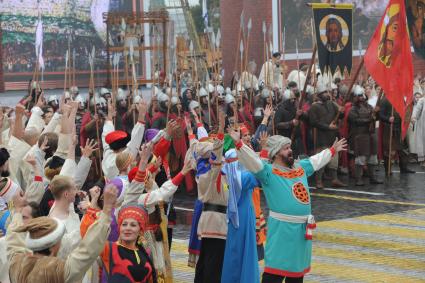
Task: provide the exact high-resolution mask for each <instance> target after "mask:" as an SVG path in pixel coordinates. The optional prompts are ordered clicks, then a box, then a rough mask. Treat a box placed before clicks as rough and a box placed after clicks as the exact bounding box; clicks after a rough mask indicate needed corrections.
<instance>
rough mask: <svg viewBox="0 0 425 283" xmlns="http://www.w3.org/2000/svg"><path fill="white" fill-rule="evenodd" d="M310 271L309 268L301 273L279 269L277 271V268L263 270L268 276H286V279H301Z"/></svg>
mask: <svg viewBox="0 0 425 283" xmlns="http://www.w3.org/2000/svg"><path fill="white" fill-rule="evenodd" d="M310 270H311V267H310V266H309V267H307V268H306V269H304V270H303V271H301V272H291V271H287V270H281V269H277V268H272V267H265V268H264V272H267V273H270V274H274V275H279V276H285V277H286V276H287V277H302V276H304V275H305V274H306V273H309V272H310Z"/></svg>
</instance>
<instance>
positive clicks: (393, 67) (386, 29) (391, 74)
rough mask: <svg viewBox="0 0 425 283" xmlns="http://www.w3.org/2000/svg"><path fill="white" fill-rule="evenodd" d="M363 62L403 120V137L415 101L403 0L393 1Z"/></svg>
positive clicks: (386, 10)
mask: <svg viewBox="0 0 425 283" xmlns="http://www.w3.org/2000/svg"><path fill="white" fill-rule="evenodd" d="M364 63H365V66H366V69H367V71H368V72H369V74H370V75H371V76H372V78H373V79H374V80H375V81H376V82H377V83H378V84H379V85H380V86H381V87H382V89H383V90H384V93H385V96H386V97H387V99H388V100H389V102H390V103H391V104H392V106H393V107H394V110H395V111H397V113H398V114H399V115H400V117H401V119H402V137H403V138H404V137H405V135H406V132H407V128H408V127H409V123H410V116H411V111H410V109H411V105H412V101H413V63H412V52H411V50H410V39H409V35H408V30H407V25H406V7H405V4H404V0H390V2H389V3H388V5H387V8H386V9H385V13H384V15H383V16H382V18H381V20H380V21H379V24H378V26H377V28H376V30H375V33H374V35H373V37H372V39H371V41H370V43H369V46H368V48H367V51H366V54H365V56H364Z"/></svg>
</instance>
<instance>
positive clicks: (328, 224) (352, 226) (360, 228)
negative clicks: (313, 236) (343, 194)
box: [317, 220, 425, 240]
mask: <svg viewBox="0 0 425 283" xmlns="http://www.w3.org/2000/svg"><path fill="white" fill-rule="evenodd" d="M317 227H318V229H319V230H318V231H320V227H324V228H334V229H338V230H345V231H353V232H366V233H376V234H384V235H393V236H399V237H405V238H412V239H424V240H425V232H421V231H417V230H412V229H406V228H399V227H388V226H387V227H384V226H376V225H368V224H360V223H352V222H348V221H344V220H333V221H324V222H320V223H318V224H317ZM376 237H377V238H379V235H376Z"/></svg>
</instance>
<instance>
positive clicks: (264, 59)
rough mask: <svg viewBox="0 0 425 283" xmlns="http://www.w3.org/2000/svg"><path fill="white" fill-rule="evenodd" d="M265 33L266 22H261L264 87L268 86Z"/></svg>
mask: <svg viewBox="0 0 425 283" xmlns="http://www.w3.org/2000/svg"><path fill="white" fill-rule="evenodd" d="M266 32H267V27H266V21H263V42H264V50H263V51H264V52H263V61H264V68H265V70H264V73H265V74H264V75H265V77H266V78H265V84H266V87H267V86H268V84H267V83H268V82H267V69H268V68H267V61H266V58H267V55H266V54H267V42H266Z"/></svg>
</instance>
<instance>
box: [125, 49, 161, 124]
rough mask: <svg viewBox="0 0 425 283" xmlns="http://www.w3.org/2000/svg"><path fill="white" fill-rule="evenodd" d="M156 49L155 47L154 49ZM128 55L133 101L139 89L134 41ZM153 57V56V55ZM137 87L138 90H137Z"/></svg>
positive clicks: (134, 118) (134, 115) (134, 122)
mask: <svg viewBox="0 0 425 283" xmlns="http://www.w3.org/2000/svg"><path fill="white" fill-rule="evenodd" d="M154 49H155V47H154ZM128 55H129V57H130V64H131V76H132V83H131V89H132V92H133V101H134V99H135V97H136V89H137V88H138V87H137V77H136V67H135V66H134V57H133V56H134V47H133V41H130V46H129V52H128ZM152 55H153V54H152ZM152 58H153V59H154V56H152ZM135 86H136V88H135ZM151 89H152V94H153V90H154V87H153V84H152V88H151ZM133 125H136V112H135V111H133Z"/></svg>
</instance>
